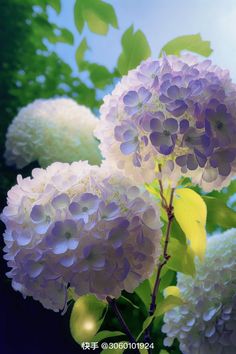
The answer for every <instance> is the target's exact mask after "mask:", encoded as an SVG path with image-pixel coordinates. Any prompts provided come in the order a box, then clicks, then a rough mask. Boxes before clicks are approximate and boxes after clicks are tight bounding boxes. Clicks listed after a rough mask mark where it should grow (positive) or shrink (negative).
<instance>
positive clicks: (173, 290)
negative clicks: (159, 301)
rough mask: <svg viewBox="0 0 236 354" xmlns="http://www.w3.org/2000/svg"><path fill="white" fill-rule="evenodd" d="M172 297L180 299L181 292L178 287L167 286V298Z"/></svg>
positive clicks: (165, 294)
mask: <svg viewBox="0 0 236 354" xmlns="http://www.w3.org/2000/svg"><path fill="white" fill-rule="evenodd" d="M170 295H173V296H176V297H180V290H179V288H178V286H174V285H172V286H167V288H165V290H164V296H165V298H166V297H167V296H170Z"/></svg>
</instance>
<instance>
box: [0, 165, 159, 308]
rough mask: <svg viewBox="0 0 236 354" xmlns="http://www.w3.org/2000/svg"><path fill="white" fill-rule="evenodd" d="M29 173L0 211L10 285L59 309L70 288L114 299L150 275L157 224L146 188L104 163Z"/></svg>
mask: <svg viewBox="0 0 236 354" xmlns="http://www.w3.org/2000/svg"><path fill="white" fill-rule="evenodd" d="M32 176H33V178H29V177H28V178H25V179H22V177H21V176H18V179H17V182H18V184H17V185H16V186H14V187H13V188H12V189H11V190H10V191H9V192H8V205H7V206H6V207H5V208H4V210H3V213H2V215H1V219H2V220H3V221H4V223H5V225H6V231H5V233H4V241H5V244H6V246H5V248H4V252H5V256H4V258H5V259H6V261H7V262H8V266H9V267H10V268H11V270H10V271H9V272H8V273H7V276H8V277H9V278H11V279H12V286H13V288H14V289H15V290H18V291H20V292H21V293H22V294H23V296H32V297H33V298H34V299H36V300H39V301H40V302H41V303H42V304H43V306H45V307H46V308H51V309H53V310H54V311H58V310H62V309H64V308H65V306H66V302H67V290H68V287H71V288H72V289H73V291H74V293H75V294H76V295H77V296H80V295H84V294H87V293H93V294H95V295H96V296H97V297H99V298H102V299H103V298H105V297H106V296H107V295H111V296H115V297H118V296H119V295H120V293H121V291H122V290H123V289H125V290H127V291H129V292H132V291H133V290H134V288H135V287H136V286H138V284H139V283H140V282H141V281H143V280H144V279H146V278H148V277H149V276H150V275H151V274H152V272H153V269H154V266H155V263H156V260H157V258H158V257H159V251H160V237H161V225H160V217H159V209H158V207H157V206H156V203H155V202H154V201H152V200H151V199H150V197H149V195H148V193H147V192H145V191H142V190H140V189H139V188H138V187H136V186H133V185H132V184H131V181H130V180H129V179H128V178H126V177H124V176H123V175H121V173H120V172H119V171H117V170H116V169H114V167H112V169H111V166H110V165H108V164H106V163H105V162H104V163H103V165H102V167H98V166H90V165H88V163H87V162H82V161H81V162H75V163H73V164H71V165H70V164H66V163H59V162H58V163H54V164H52V165H50V166H49V167H47V169H45V170H44V169H34V170H33V171H32Z"/></svg>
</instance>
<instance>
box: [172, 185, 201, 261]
mask: <svg viewBox="0 0 236 354" xmlns="http://www.w3.org/2000/svg"><path fill="white" fill-rule="evenodd" d="M173 206H174V214H175V218H176V220H177V222H178V223H179V225H180V227H181V229H182V230H183V232H184V233H185V235H186V237H187V239H188V240H189V241H190V247H191V248H192V250H193V252H194V253H195V255H196V256H198V257H199V258H200V259H201V260H202V259H203V258H204V255H205V251H206V229H205V227H206V216H207V209H206V204H205V202H204V200H203V199H202V198H201V196H200V195H199V194H198V193H196V192H194V191H193V190H191V189H189V188H181V189H177V190H176V192H175V197H174V202H173Z"/></svg>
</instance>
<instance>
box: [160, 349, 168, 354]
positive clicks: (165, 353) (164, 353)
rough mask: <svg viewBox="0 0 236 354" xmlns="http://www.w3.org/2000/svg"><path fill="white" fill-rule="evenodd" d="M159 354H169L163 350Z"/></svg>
mask: <svg viewBox="0 0 236 354" xmlns="http://www.w3.org/2000/svg"><path fill="white" fill-rule="evenodd" d="M159 354H169V352H168V351H167V350H164V349H162V350H161V351H160V353H159Z"/></svg>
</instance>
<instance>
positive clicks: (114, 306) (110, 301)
mask: <svg viewBox="0 0 236 354" xmlns="http://www.w3.org/2000/svg"><path fill="white" fill-rule="evenodd" d="M106 300H107V302H108V304H109V305H110V307H111V308H112V310H113V311H114V313H115V315H116V317H117V319H118V321H119V322H120V325H121V327H122V328H123V330H124V332H125V334H126V335H127V337H128V338H129V341H130V343H135V344H137V342H136V340H135V338H134V337H133V335H132V333H131V332H130V329H129V327H128V326H127V324H126V322H125V320H124V318H123V317H122V314H121V313H120V310H119V309H118V307H117V304H116V299H114V298H111V297H110V296H107V297H106ZM134 353H137V354H140V352H139V350H138V346H136V348H135V349H134Z"/></svg>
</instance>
